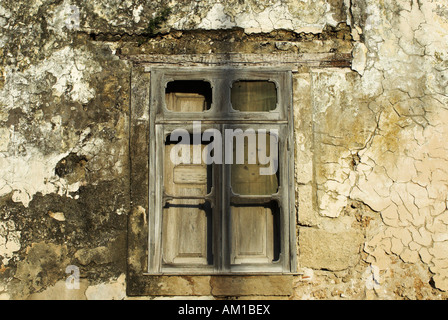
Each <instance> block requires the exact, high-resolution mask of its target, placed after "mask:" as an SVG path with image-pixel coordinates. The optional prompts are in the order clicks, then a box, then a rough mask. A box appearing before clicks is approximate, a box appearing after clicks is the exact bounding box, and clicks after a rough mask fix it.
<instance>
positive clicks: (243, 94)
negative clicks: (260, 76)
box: [231, 80, 277, 112]
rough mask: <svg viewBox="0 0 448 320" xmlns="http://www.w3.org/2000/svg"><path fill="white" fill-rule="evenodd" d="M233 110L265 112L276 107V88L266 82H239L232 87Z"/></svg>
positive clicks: (272, 83) (269, 82)
mask: <svg viewBox="0 0 448 320" xmlns="http://www.w3.org/2000/svg"><path fill="white" fill-rule="evenodd" d="M231 102H232V108H233V110H238V111H243V112H267V111H272V110H275V109H276V107H277V88H276V85H275V83H274V82H272V81H266V80H239V81H235V82H234V83H233V85H232V91H231Z"/></svg>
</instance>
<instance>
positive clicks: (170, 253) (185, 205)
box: [162, 200, 213, 267]
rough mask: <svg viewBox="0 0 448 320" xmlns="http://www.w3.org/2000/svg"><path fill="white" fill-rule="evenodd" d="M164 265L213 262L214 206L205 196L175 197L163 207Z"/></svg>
mask: <svg viewBox="0 0 448 320" xmlns="http://www.w3.org/2000/svg"><path fill="white" fill-rule="evenodd" d="M162 224H163V229H162V257H163V259H162V263H163V265H164V266H186V267H188V266H197V267H200V266H203V267H206V266H212V265H213V253H212V209H211V206H210V203H209V202H207V201H205V202H204V201H203V200H172V201H170V202H168V203H167V204H166V205H165V207H164V208H163V217H162Z"/></svg>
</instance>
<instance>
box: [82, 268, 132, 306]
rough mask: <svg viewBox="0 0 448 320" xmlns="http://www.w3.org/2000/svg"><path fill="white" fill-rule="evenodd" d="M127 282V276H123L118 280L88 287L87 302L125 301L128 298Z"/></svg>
mask: <svg viewBox="0 0 448 320" xmlns="http://www.w3.org/2000/svg"><path fill="white" fill-rule="evenodd" d="M125 280H126V276H125V275H124V274H121V275H120V276H119V277H118V279H111V280H110V281H109V282H105V283H100V284H98V285H94V286H90V287H88V288H87V290H86V293H85V294H86V297H87V300H123V299H124V298H125V297H126V283H125Z"/></svg>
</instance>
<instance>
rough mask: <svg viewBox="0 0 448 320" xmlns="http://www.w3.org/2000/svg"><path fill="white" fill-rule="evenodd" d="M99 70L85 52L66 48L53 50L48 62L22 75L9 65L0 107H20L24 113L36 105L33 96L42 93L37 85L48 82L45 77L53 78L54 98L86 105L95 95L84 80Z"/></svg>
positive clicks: (35, 66) (46, 60)
mask: <svg viewBox="0 0 448 320" xmlns="http://www.w3.org/2000/svg"><path fill="white" fill-rule="evenodd" d="M101 70H102V68H101V66H100V65H99V64H98V63H97V62H95V58H94V57H93V56H92V55H91V54H90V53H89V52H86V51H83V50H81V49H73V48H70V47H64V48H63V49H61V50H58V51H55V52H54V53H53V54H52V55H51V56H50V57H49V58H48V59H45V60H43V61H42V62H40V63H39V64H37V65H33V66H31V67H30V68H28V69H27V70H25V71H24V72H17V71H16V70H14V69H13V68H12V67H11V66H6V67H5V75H6V76H5V84H4V87H3V89H2V90H0V104H1V105H3V108H5V109H6V110H10V109H14V108H21V109H22V110H23V111H24V112H29V111H30V109H31V108H34V107H36V106H38V105H39V101H37V102H36V101H35V100H36V99H35V95H38V94H41V93H42V87H41V85H39V84H40V83H42V82H46V81H48V80H47V78H46V77H47V76H48V74H51V75H53V76H54V78H55V79H56V83H55V84H54V85H53V87H52V88H53V94H54V95H55V96H58V97H60V96H63V95H64V96H65V97H67V98H68V99H70V100H72V101H73V102H80V103H83V104H86V103H88V102H89V101H90V100H91V99H92V98H93V97H94V96H95V90H94V89H93V88H91V87H90V85H89V83H88V78H89V76H90V75H91V74H95V73H98V72H101Z"/></svg>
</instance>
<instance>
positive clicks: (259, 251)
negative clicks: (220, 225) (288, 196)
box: [230, 201, 280, 265]
mask: <svg viewBox="0 0 448 320" xmlns="http://www.w3.org/2000/svg"><path fill="white" fill-rule="evenodd" d="M230 215H231V225H230V234H231V237H230V238H231V253H230V255H231V257H230V263H231V265H242V264H264V265H265V264H273V263H276V262H278V261H279V258H280V228H279V227H280V209H279V207H278V205H277V202H275V201H271V202H269V203H268V204H265V205H258V204H256V205H251V204H247V205H236V204H234V205H232V206H231V209H230Z"/></svg>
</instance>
